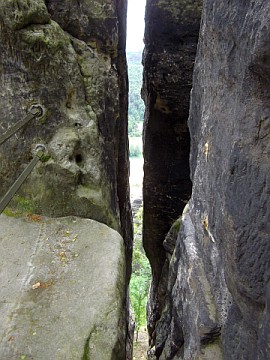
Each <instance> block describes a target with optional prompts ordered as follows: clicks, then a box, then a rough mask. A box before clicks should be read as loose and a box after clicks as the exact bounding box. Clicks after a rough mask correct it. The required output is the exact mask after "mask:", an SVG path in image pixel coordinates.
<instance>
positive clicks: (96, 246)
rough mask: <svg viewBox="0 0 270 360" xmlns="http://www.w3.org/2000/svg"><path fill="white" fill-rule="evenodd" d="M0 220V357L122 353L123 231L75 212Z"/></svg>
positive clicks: (117, 356) (98, 356)
mask: <svg viewBox="0 0 270 360" xmlns="http://www.w3.org/2000/svg"><path fill="white" fill-rule="evenodd" d="M0 228H1V233H0V244H1V257H0V283H1V290H0V313H1V322H0V339H1V345H0V359H5V360H13V359H14V360H15V359H25V360H26V359H35V360H43V359H44V360H45V359H46V360H48V359H51V360H53V359H59V360H60V359H65V360H68V359H70V360H71V359H72V360H75V359H95V360H98V359H100V360H106V359H123V357H122V354H121V353H117V349H118V348H119V344H121V343H122V341H124V336H125V335H124V330H123V329H124V326H123V324H122V329H121V323H122V321H123V318H124V315H125V314H124V315H123V314H122V313H123V311H122V304H123V298H124V272H125V264H124V260H123V259H124V256H123V251H124V250H123V240H122V238H121V236H120V235H119V234H118V233H117V232H116V231H114V230H112V229H110V228H109V227H107V226H106V225H104V224H101V223H98V222H96V221H94V220H86V219H80V218H76V217H66V218H58V219H50V218H43V217H39V216H32V217H28V218H12V217H6V216H4V215H1V216H0ZM120 348H121V346H120ZM120 351H121V350H120Z"/></svg>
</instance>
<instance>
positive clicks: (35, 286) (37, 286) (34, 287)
mask: <svg viewBox="0 0 270 360" xmlns="http://www.w3.org/2000/svg"><path fill="white" fill-rule="evenodd" d="M40 286H41V284H40V282H37V283H35V284H34V285H32V289H33V290H35V289H38V288H39V287H40Z"/></svg>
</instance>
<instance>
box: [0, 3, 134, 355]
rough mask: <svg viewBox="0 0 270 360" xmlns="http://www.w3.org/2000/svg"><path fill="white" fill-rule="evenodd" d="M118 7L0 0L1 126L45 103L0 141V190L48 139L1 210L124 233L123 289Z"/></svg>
mask: <svg viewBox="0 0 270 360" xmlns="http://www.w3.org/2000/svg"><path fill="white" fill-rule="evenodd" d="M126 10H127V2H126V0H120V1H118V0H117V1H116V0H114V1H106V2H104V1H101V0H81V1H77V0H71V1H70V0H69V1H47V0H46V1H43V0H36V1H28V0H18V1H13V0H8V1H4V0H0V52H1V58H0V75H1V82H0V83H1V86H0V104H1V106H0V119H1V120H0V127H1V129H2V130H1V132H2V131H3V132H4V131H5V130H6V129H7V128H9V127H10V126H11V125H13V124H14V123H16V122H17V121H19V120H20V119H21V118H23V117H24V116H25V115H26V113H27V110H28V109H29V107H30V106H31V105H32V104H34V103H40V104H42V105H43V106H44V107H45V108H46V112H45V115H44V116H43V118H41V119H38V120H33V121H32V122H31V123H29V124H28V125H27V126H25V128H24V129H23V130H21V131H19V132H18V133H17V134H16V136H14V137H12V138H11V139H10V140H8V141H7V142H6V143H5V145H2V146H1V148H0V178H1V182H0V195H1V197H2V196H3V195H4V193H5V192H6V191H7V190H8V188H9V187H10V185H11V184H12V183H13V182H14V180H15V179H16V178H17V177H18V176H19V174H20V173H21V172H22V170H23V169H24V168H25V167H26V165H27V164H28V163H29V162H30V160H31V158H32V156H33V154H32V151H33V149H34V148H35V145H36V144H37V143H43V144H45V145H46V147H47V153H46V155H45V156H44V158H43V161H42V162H40V163H39V164H38V165H37V166H36V168H35V170H34V171H33V172H32V174H31V176H29V178H28V179H27V181H26V182H25V184H24V185H23V187H22V188H21V190H20V191H19V192H18V195H17V196H16V197H15V199H14V200H13V202H12V203H11V204H10V209H7V213H9V214H13V213H14V212H15V213H16V214H19V215H22V214H24V213H27V212H30V213H38V214H42V215H47V216H50V217H62V216H69V215H76V216H79V217H84V218H91V219H94V220H97V221H100V222H102V223H104V224H107V225H108V226H110V227H111V228H113V229H116V230H117V231H118V232H119V233H121V235H122V236H123V239H124V242H125V254H123V257H124V258H125V261H126V266H125V271H126V279H125V286H126V289H125V290H126V291H125V294H127V287H128V281H129V277H130V273H131V253H132V223H131V208H130V202H129V184H128V176H129V159H128V136H127V98H128V84H127V69H126V58H125V37H126ZM103 267H104V263H101V264H100V269H102V268H103ZM126 304H127V305H125V304H124V303H123V308H122V312H123V316H124V318H125V319H126V321H127V322H128V307H129V304H128V299H127V298H126ZM127 322H126V323H125V324H123V326H124V327H125V329H128V323H127ZM125 334H126V335H127V337H128V334H127V332H125ZM126 340H128V339H126ZM99 341H100V340H99V339H97V342H99ZM128 342H129V341H127V343H128ZM124 345H125V344H124V343H123V344H121V347H122V346H124ZM100 346H101V343H100ZM129 347H130V345H129ZM91 351H92V350H91ZM108 351H109V350H108ZM117 351H118V350H117ZM119 351H120V350H119ZM121 351H122V349H121ZM63 356H64V355H63ZM93 356H94V355H93ZM95 356H96V355H95ZM95 356H94V358H96V357H95ZM98 356H99V355H98ZM119 356H120V355H119ZM121 356H122V355H121ZM121 356H120V358H123V357H121ZM124 356H125V357H127V359H128V358H129V355H128V354H125V355H124ZM116 358H117V356H116Z"/></svg>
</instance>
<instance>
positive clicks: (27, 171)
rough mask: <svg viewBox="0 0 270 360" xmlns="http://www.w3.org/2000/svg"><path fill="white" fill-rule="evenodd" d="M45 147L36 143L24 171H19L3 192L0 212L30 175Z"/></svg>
mask: <svg viewBox="0 0 270 360" xmlns="http://www.w3.org/2000/svg"><path fill="white" fill-rule="evenodd" d="M45 151H46V148H45V146H44V145H41V144H39V145H37V146H36V149H35V155H34V157H33V159H32V160H31V162H30V163H29V164H28V165H27V167H26V168H25V169H24V171H23V172H22V173H21V175H20V176H19V177H18V179H17V180H16V181H15V182H14V184H13V185H12V186H11V188H10V189H9V190H8V192H7V193H6V194H5V196H4V197H3V198H2V200H1V201H0V214H2V212H3V211H4V210H5V208H6V207H7V205H8V204H9V203H10V201H11V200H12V198H13V197H14V195H15V194H16V192H17V191H18V190H19V188H20V187H21V186H22V184H23V183H24V181H25V180H26V179H27V177H28V176H29V175H30V173H31V171H32V170H33V169H34V167H35V166H36V164H37V163H38V161H39V160H40V159H41V158H42V156H43V154H44V153H45Z"/></svg>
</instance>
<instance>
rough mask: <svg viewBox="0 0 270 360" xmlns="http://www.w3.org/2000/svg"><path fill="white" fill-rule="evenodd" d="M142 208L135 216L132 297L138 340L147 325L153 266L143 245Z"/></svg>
mask: <svg viewBox="0 0 270 360" xmlns="http://www.w3.org/2000/svg"><path fill="white" fill-rule="evenodd" d="M142 210H143V209H142V208H140V209H139V211H138V212H137V214H136V215H135V217H134V247H133V259H132V264H133V265H132V277H131V281H130V299H131V305H132V308H133V311H134V315H135V322H136V325H135V331H136V340H137V339H138V332H139V330H140V328H141V327H143V326H145V325H146V303H147V296H148V290H149V286H150V281H151V268H150V265H149V262H148V259H147V257H146V256H145V253H144V250H143V247H142Z"/></svg>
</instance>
